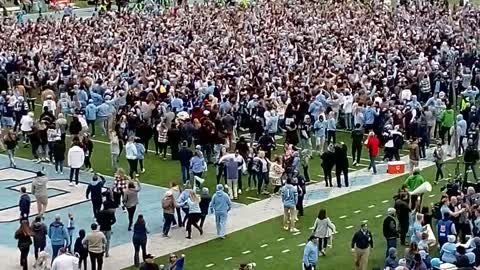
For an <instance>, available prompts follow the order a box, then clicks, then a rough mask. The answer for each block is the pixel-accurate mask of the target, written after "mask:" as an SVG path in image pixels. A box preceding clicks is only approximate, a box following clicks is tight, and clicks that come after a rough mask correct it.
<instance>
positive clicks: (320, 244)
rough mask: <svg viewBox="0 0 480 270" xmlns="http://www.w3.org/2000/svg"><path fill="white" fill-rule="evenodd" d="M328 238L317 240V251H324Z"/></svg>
mask: <svg viewBox="0 0 480 270" xmlns="http://www.w3.org/2000/svg"><path fill="white" fill-rule="evenodd" d="M328 239H329V237H323V238H318V250H322V249H326V248H327V246H328Z"/></svg>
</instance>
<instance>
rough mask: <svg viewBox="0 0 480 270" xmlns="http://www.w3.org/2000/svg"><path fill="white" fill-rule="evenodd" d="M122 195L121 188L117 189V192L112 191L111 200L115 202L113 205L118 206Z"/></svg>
mask: <svg viewBox="0 0 480 270" xmlns="http://www.w3.org/2000/svg"><path fill="white" fill-rule="evenodd" d="M122 197H123V190H119V192H114V193H113V202H114V203H115V206H116V207H117V208H118V207H119V206H120V203H121V201H122Z"/></svg>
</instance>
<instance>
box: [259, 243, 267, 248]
mask: <svg viewBox="0 0 480 270" xmlns="http://www.w3.org/2000/svg"><path fill="white" fill-rule="evenodd" d="M260 247H261V248H264V247H268V244H263V245H261V246H260Z"/></svg>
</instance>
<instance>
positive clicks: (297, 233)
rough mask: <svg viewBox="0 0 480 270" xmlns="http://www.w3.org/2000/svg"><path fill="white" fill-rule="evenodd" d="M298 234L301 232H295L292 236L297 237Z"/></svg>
mask: <svg viewBox="0 0 480 270" xmlns="http://www.w3.org/2000/svg"><path fill="white" fill-rule="evenodd" d="M299 234H301V232H296V233H294V234H293V235H299Z"/></svg>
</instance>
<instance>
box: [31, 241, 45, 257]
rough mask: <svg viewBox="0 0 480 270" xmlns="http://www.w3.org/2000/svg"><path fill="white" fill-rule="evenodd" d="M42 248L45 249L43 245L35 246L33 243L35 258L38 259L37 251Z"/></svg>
mask: <svg viewBox="0 0 480 270" xmlns="http://www.w3.org/2000/svg"><path fill="white" fill-rule="evenodd" d="M44 250H45V246H37V245H35V244H34V245H33V253H34V254H35V260H36V259H38V253H40V251H44Z"/></svg>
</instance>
